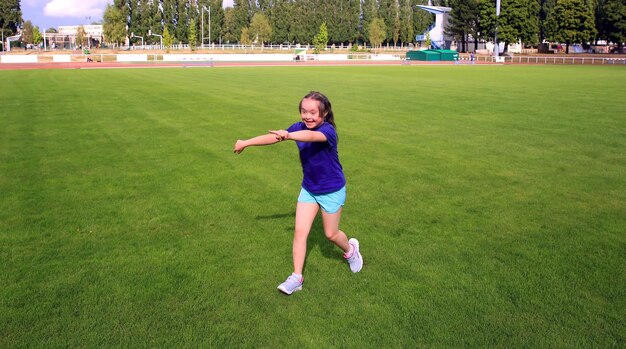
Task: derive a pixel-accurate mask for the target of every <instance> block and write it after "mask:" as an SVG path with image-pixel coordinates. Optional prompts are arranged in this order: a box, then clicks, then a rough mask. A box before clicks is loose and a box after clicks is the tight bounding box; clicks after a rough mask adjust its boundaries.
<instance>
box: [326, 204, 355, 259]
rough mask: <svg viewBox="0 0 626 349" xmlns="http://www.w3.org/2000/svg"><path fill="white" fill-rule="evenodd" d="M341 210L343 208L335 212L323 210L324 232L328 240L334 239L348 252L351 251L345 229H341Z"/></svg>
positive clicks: (333, 240) (336, 243)
mask: <svg viewBox="0 0 626 349" xmlns="http://www.w3.org/2000/svg"><path fill="white" fill-rule="evenodd" d="M341 211H342V209H341V208H340V209H339V211H337V212H335V213H328V212H326V211H324V210H322V219H323V220H324V234H325V235H326V238H327V239H328V240H330V241H332V242H333V243H334V244H335V245H337V246H338V247H339V248H340V249H342V250H343V252H344V253H347V252H349V251H350V244H349V243H348V237H347V236H346V234H345V233H344V232H343V231H341V230H339V221H340V220H341Z"/></svg>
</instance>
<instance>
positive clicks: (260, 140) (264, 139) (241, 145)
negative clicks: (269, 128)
mask: <svg viewBox="0 0 626 349" xmlns="http://www.w3.org/2000/svg"><path fill="white" fill-rule="evenodd" d="M277 142H280V140H279V139H278V138H276V135H274V134H271V133H268V134H266V135H261V136H257V137H254V138H250V139H245V140H241V139H238V140H237V142H236V143H235V149H234V152H235V154H240V153H241V152H242V151H243V150H244V149H246V147H251V146H257V145H270V144H274V143H277Z"/></svg>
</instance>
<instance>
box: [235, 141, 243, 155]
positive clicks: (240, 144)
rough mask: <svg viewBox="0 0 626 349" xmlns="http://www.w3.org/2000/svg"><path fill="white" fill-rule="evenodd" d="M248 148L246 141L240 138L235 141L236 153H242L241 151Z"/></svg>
mask: <svg viewBox="0 0 626 349" xmlns="http://www.w3.org/2000/svg"><path fill="white" fill-rule="evenodd" d="M244 149H246V145H245V142H244V141H242V140H241V139H238V140H237V142H236V143H235V150H234V153H235V154H241V152H242V151H243V150H244Z"/></svg>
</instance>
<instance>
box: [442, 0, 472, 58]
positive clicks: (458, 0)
mask: <svg viewBox="0 0 626 349" xmlns="http://www.w3.org/2000/svg"><path fill="white" fill-rule="evenodd" d="M451 6H452V11H450V17H449V21H448V26H447V27H446V28H445V29H446V34H448V35H450V36H452V37H454V38H455V40H457V41H460V42H461V49H460V51H461V52H467V40H468V36H469V35H472V34H474V33H476V28H477V25H478V16H479V13H478V1H476V0H453V1H452V4H451Z"/></svg>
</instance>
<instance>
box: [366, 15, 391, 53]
mask: <svg viewBox="0 0 626 349" xmlns="http://www.w3.org/2000/svg"><path fill="white" fill-rule="evenodd" d="M386 35H387V34H386V33H385V21H384V20H383V19H382V18H376V19H374V20H373V21H372V23H370V28H369V38H370V42H371V43H372V47H373V48H376V47H377V46H378V47H380V45H382V43H383V41H384V40H385V37H386Z"/></svg>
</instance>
